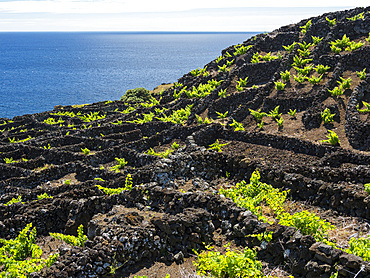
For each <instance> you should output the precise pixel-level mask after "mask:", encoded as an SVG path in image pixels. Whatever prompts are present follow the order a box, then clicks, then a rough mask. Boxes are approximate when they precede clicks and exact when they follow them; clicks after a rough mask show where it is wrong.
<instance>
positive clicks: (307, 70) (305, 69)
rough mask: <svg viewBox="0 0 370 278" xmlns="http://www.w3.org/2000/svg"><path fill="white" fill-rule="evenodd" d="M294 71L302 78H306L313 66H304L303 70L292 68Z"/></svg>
mask: <svg viewBox="0 0 370 278" xmlns="http://www.w3.org/2000/svg"><path fill="white" fill-rule="evenodd" d="M294 69H295V70H296V71H297V73H299V74H301V75H303V76H306V75H308V74H309V73H310V72H311V70H312V69H313V66H312V65H309V66H305V67H304V68H299V67H295V66H294Z"/></svg>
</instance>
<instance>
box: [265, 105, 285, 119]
mask: <svg viewBox="0 0 370 278" xmlns="http://www.w3.org/2000/svg"><path fill="white" fill-rule="evenodd" d="M279 108H280V106H279V105H278V106H276V107H275V108H274V109H273V110H271V111H270V113H269V114H268V116H269V117H272V118H273V119H275V120H277V119H280V118H281V115H282V113H279Z"/></svg>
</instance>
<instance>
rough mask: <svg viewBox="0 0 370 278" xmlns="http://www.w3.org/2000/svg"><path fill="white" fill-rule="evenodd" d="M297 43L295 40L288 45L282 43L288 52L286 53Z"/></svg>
mask: <svg viewBox="0 0 370 278" xmlns="http://www.w3.org/2000/svg"><path fill="white" fill-rule="evenodd" d="M296 44H297V43H296V42H293V43H292V44H290V45H287V46H285V45H283V47H284V49H285V50H286V51H287V52H288V53H291V52H292V51H293V49H294V46H295V45H296Z"/></svg>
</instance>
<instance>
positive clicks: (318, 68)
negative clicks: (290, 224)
mask: <svg viewBox="0 0 370 278" xmlns="http://www.w3.org/2000/svg"><path fill="white" fill-rule="evenodd" d="M329 69H330V67H329V66H324V65H317V66H316V67H314V70H315V71H316V72H317V73H318V74H324V73H326V72H327V71H328V70H329Z"/></svg>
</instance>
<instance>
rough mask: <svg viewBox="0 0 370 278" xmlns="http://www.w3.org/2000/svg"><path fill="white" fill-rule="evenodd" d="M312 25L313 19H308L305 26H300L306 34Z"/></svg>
mask: <svg viewBox="0 0 370 278" xmlns="http://www.w3.org/2000/svg"><path fill="white" fill-rule="evenodd" d="M311 25H312V22H311V20H309V21H307V23H306V24H305V25H304V26H301V27H299V28H301V29H302V30H301V33H302V34H306V32H307V30H308V29H309V28H310V27H311Z"/></svg>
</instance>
